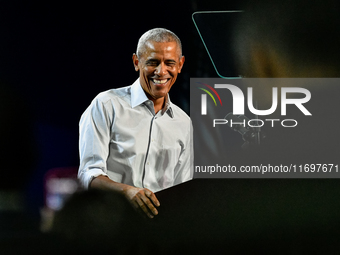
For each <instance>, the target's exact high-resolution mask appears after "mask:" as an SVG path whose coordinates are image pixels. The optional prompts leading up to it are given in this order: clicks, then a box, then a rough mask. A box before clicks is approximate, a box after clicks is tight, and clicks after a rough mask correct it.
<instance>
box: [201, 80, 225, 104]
mask: <svg viewBox="0 0 340 255" xmlns="http://www.w3.org/2000/svg"><path fill="white" fill-rule="evenodd" d="M197 83H200V84H202V85H204V86H206V87H208V88H209V89H211V91H212V92H214V94H215V95H216V96H217V98H218V100H219V101H220V104H221V105H222V100H221V98H220V96H219V94H218V93H217V92H216V90H215V89H214V88H213V87H211V86H210V85H208V84H205V83H202V82H197ZM199 89H201V90H203V91H204V92H206V93H207V94H208V95H209V96H210V97H211V98H212V100H214V103H215V106H217V103H216V100H215V98H214V96H213V95H212V94H211V93H210V92H209V90H206V89H203V88H199Z"/></svg>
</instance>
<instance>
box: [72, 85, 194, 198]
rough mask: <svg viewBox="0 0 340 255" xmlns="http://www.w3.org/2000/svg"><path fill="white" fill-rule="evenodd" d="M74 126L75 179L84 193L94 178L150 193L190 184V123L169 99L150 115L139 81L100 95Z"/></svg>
mask: <svg viewBox="0 0 340 255" xmlns="http://www.w3.org/2000/svg"><path fill="white" fill-rule="evenodd" d="M79 127H80V135H79V151H80V167H79V172H78V178H79V179H80V181H81V183H82V184H83V185H84V187H85V188H87V187H89V184H90V182H91V181H92V179H93V178H95V177H97V176H99V175H105V176H108V177H109V178H110V179H111V180H113V181H116V182H120V183H125V184H128V185H132V186H135V187H140V188H148V189H150V190H151V191H153V192H156V191H159V190H162V189H165V188H168V187H171V186H174V185H176V184H179V183H182V182H185V181H188V180H190V179H192V176H193V156H192V153H193V146H192V125H191V120H190V118H189V117H188V115H187V114H186V113H185V112H184V111H182V110H181V109H180V108H179V107H178V106H176V105H174V104H172V103H171V102H170V99H169V96H168V97H167V100H166V104H165V107H164V108H163V109H162V110H161V111H159V112H158V113H157V114H155V111H154V105H153V102H152V101H151V100H149V99H148V98H147V97H146V95H145V92H144V90H143V89H142V87H141V85H140V83H139V79H138V80H136V81H135V82H134V84H133V85H131V86H128V87H123V88H119V89H111V90H108V91H105V92H102V93H100V94H99V95H98V96H97V97H95V99H94V100H93V101H92V103H91V105H90V106H89V107H88V108H87V109H86V111H85V112H84V113H83V115H82V116H81V120H80V123H79Z"/></svg>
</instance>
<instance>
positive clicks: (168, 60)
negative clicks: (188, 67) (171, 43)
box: [165, 59, 177, 63]
mask: <svg viewBox="0 0 340 255" xmlns="http://www.w3.org/2000/svg"><path fill="white" fill-rule="evenodd" d="M165 61H166V62H174V63H176V62H177V61H176V60H174V59H167V60H165Z"/></svg>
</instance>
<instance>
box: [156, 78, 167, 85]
mask: <svg viewBox="0 0 340 255" xmlns="http://www.w3.org/2000/svg"><path fill="white" fill-rule="evenodd" d="M167 80H168V79H164V80H155V79H153V82H154V83H157V84H164V83H166V82H167Z"/></svg>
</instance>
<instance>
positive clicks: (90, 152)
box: [78, 99, 159, 218]
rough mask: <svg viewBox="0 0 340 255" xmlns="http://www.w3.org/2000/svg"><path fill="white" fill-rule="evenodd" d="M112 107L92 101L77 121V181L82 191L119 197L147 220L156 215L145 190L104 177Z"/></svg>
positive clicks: (153, 198)
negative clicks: (109, 192)
mask: <svg viewBox="0 0 340 255" xmlns="http://www.w3.org/2000/svg"><path fill="white" fill-rule="evenodd" d="M111 109H112V107H111V108H110V107H108V108H106V107H105V106H104V104H103V103H102V102H101V101H100V100H98V99H95V100H94V101H93V102H92V103H91V105H90V107H89V108H88V109H87V110H86V111H85V113H84V114H83V116H82V118H81V120H80V131H79V133H80V136H79V149H80V167H79V173H78V177H79V179H80V181H81V183H82V185H83V186H84V187H85V188H101V189H110V190H114V191H118V192H120V193H122V194H123V195H124V196H125V197H126V198H127V199H128V200H129V201H130V202H131V203H132V204H133V206H135V207H136V208H141V209H142V210H143V212H145V213H146V214H147V215H148V217H150V218H153V217H154V215H157V214H158V211H157V209H156V208H155V206H159V201H158V200H157V198H156V196H155V194H154V193H153V192H151V191H150V190H148V189H142V188H136V187H133V186H130V185H126V184H122V183H118V182H115V181H112V180H111V179H109V178H108V177H107V175H106V171H107V169H106V160H107V157H108V155H109V143H110V139H111V126H112V123H113V119H114V112H113V110H111Z"/></svg>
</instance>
